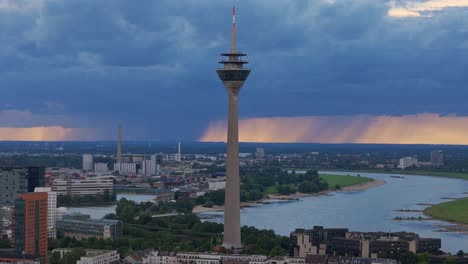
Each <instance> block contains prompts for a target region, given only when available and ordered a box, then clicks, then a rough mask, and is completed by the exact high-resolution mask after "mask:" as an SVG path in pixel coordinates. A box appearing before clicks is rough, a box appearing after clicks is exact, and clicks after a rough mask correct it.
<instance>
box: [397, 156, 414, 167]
mask: <svg viewBox="0 0 468 264" xmlns="http://www.w3.org/2000/svg"><path fill="white" fill-rule="evenodd" d="M412 166H418V159H417V158H414V157H404V158H401V159H400V162H399V165H398V168H400V169H406V168H408V167H412Z"/></svg>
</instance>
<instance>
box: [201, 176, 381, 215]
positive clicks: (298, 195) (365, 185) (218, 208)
mask: <svg viewBox="0 0 468 264" xmlns="http://www.w3.org/2000/svg"><path fill="white" fill-rule="evenodd" d="M383 184H385V181H384V180H372V181H368V182H365V183H360V184H356V185H350V186H346V187H343V188H341V189H340V190H326V191H321V192H317V193H294V194H290V195H275V194H269V195H267V197H266V198H264V199H261V200H259V201H255V202H242V203H241V204H240V206H241V207H253V206H261V205H264V204H268V203H270V202H271V201H272V200H283V201H294V200H299V199H300V198H304V197H311V196H320V195H328V194H330V193H333V192H355V191H364V190H367V189H370V188H374V187H377V186H381V185H383ZM214 211H224V206H216V205H215V206H213V207H203V206H202V205H197V206H195V207H194V208H193V210H192V213H194V214H199V213H206V212H214Z"/></svg>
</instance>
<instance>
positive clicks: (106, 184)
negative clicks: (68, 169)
mask: <svg viewBox="0 0 468 264" xmlns="http://www.w3.org/2000/svg"><path fill="white" fill-rule="evenodd" d="M52 190H53V191H55V192H57V194H58V195H71V196H79V195H96V194H101V193H104V192H105V191H106V190H108V191H109V192H112V191H113V190H114V181H113V180H112V179H110V178H107V177H106V178H86V179H70V178H69V179H66V180H62V179H55V180H54V181H53V182H52Z"/></svg>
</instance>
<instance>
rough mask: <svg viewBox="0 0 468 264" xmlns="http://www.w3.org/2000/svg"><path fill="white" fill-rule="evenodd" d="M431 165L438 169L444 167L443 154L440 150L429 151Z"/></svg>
mask: <svg viewBox="0 0 468 264" xmlns="http://www.w3.org/2000/svg"><path fill="white" fill-rule="evenodd" d="M431 164H432V166H438V167H439V166H443V165H444V152H443V151H442V150H434V151H431Z"/></svg>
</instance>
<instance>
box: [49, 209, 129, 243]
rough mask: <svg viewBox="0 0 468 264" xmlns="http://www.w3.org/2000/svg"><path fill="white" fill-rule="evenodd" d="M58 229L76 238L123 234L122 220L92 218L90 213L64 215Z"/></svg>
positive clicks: (111, 236) (113, 236)
mask: <svg viewBox="0 0 468 264" xmlns="http://www.w3.org/2000/svg"><path fill="white" fill-rule="evenodd" d="M57 230H60V231H62V232H63V234H64V236H67V237H72V238H76V239H84V238H90V237H96V238H103V239H107V238H111V239H114V238H118V237H120V236H122V230H123V227H122V222H121V221H119V220H109V219H99V220H97V219H91V217H90V216H89V215H83V214H74V215H64V216H63V219H62V220H60V221H57Z"/></svg>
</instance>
